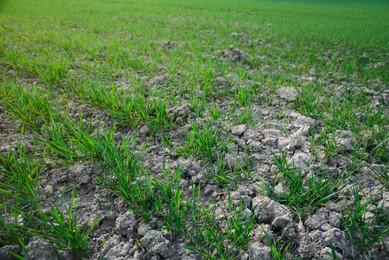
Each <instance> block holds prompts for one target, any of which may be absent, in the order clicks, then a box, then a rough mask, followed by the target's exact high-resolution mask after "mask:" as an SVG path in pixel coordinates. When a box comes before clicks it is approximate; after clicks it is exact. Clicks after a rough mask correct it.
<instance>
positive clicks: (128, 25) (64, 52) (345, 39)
mask: <svg viewBox="0 0 389 260" xmlns="http://www.w3.org/2000/svg"><path fill="white" fill-rule="evenodd" d="M231 53H235V54H233V55H237V56H236V57H233V56H229V55H232V54H231ZM236 53H237V54H236ZM220 78H221V79H222V80H220ZM224 81H228V82H227V83H220V82H224ZM215 82H216V83H215ZM302 82H303V83H302ZM0 83H1V85H0V112H1V115H2V117H1V118H7V120H10V122H13V123H14V124H16V125H17V127H9V128H8V127H7V126H3V125H2V126H1V127H0V134H2V135H1V136H0V138H2V139H3V140H4V141H2V140H1V139H0V145H4V147H6V148H7V151H3V153H2V154H0V247H1V246H4V245H10V244H18V245H19V246H21V248H22V249H23V247H24V246H25V245H24V242H28V238H29V237H31V236H41V237H44V238H46V239H49V240H50V241H51V243H52V245H53V247H55V248H56V249H58V250H62V249H64V248H65V249H66V250H69V251H70V252H71V253H72V254H73V255H75V256H76V257H81V258H82V257H88V256H87V253H90V252H89V251H88V250H86V249H87V248H88V236H89V235H90V232H91V230H92V229H93V228H94V226H95V224H96V222H95V221H93V223H90V228H89V229H81V228H80V227H79V225H78V223H77V218H76V217H73V215H72V212H73V211H72V207H73V206H74V200H75V196H76V194H75V192H74V190H73V192H72V193H71V200H70V205H69V208H68V209H67V212H66V213H61V211H60V209H59V208H58V207H54V206H53V207H52V209H51V210H50V211H43V210H42V209H41V198H40V196H39V194H40V192H41V188H42V187H40V186H39V178H40V177H41V178H45V177H44V174H45V172H46V170H47V171H50V170H52V169H53V168H66V167H69V165H74V164H76V163H78V162H79V163H81V162H90V163H94V164H98V165H99V166H100V167H101V172H102V174H99V175H98V176H94V177H96V178H94V179H93V181H94V182H95V183H96V185H100V186H102V187H103V188H107V189H108V190H110V191H112V192H113V193H115V194H116V195H118V196H120V197H122V198H123V199H124V200H126V201H128V202H129V205H131V206H130V207H129V208H130V209H131V210H132V211H133V212H135V214H136V216H137V217H139V218H142V221H143V220H144V221H145V222H147V221H150V219H153V218H157V219H159V220H160V221H161V223H162V224H161V223H159V224H160V226H159V227H160V228H161V229H162V228H164V229H167V230H169V231H170V232H172V233H173V234H174V235H175V236H177V237H184V238H185V239H186V241H188V242H190V243H189V244H190V247H189V248H191V249H192V250H193V251H194V252H197V253H199V254H201V255H202V256H203V257H205V258H214V259H218V258H219V259H221V258H224V259H233V258H237V257H238V256H240V255H241V254H242V252H244V251H245V250H246V248H247V244H248V243H249V233H250V231H251V228H252V225H253V221H254V220H253V218H250V219H248V220H247V219H246V220H241V218H240V217H239V216H240V213H241V212H239V210H241V209H240V208H239V207H236V209H234V210H233V214H232V217H231V218H230V219H229V220H228V221H227V222H226V223H224V226H223V228H224V229H223V228H221V227H220V226H219V225H218V224H216V222H215V220H214V219H212V216H213V215H212V214H211V213H210V209H209V208H208V207H206V206H202V205H200V204H197V203H196V202H195V198H196V196H198V194H197V191H196V189H195V187H194V186H193V187H192V190H191V192H187V193H186V191H187V190H186V189H185V188H183V187H181V186H180V182H181V175H180V170H179V168H177V170H176V171H173V172H169V174H170V175H168V173H165V171H164V172H163V177H164V178H163V179H161V178H159V177H160V176H158V177H155V176H154V175H153V174H152V173H151V171H150V170H149V169H147V167H146V166H145V165H146V164H147V162H145V161H143V160H142V158H141V156H139V154H142V152H143V151H132V150H129V149H128V147H129V146H130V145H131V144H132V142H133V140H132V138H133V137H132V136H130V135H129V134H128V133H132V134H133V135H136V134H137V132H139V131H140V129H141V128H142V127H144V126H147V129H148V130H149V132H150V139H147V142H146V141H145V143H144V144H142V146H141V148H142V149H146V147H148V146H149V145H152V143H154V144H155V146H159V148H160V149H161V151H163V152H161V153H162V154H164V153H167V152H166V150H168V151H172V153H174V156H172V158H176V159H177V158H179V159H182V158H195V159H196V160H198V161H200V162H201V165H202V166H204V167H208V168H207V169H208V170H209V171H212V173H209V174H208V176H207V178H208V179H207V180H208V181H209V182H210V183H212V184H215V185H216V184H217V185H219V186H220V187H221V188H220V189H221V191H222V192H224V193H228V194H229V189H230V188H231V187H232V188H233V187H235V188H236V187H238V186H239V185H241V184H247V183H251V182H250V178H251V177H250V174H251V168H253V167H254V166H255V165H252V164H253V163H252V162H251V161H250V156H251V155H252V154H253V153H254V152H253V151H249V150H248V149H247V151H246V150H245V151H244V153H245V155H246V157H245V158H244V160H245V161H244V160H243V159H242V162H239V165H238V166H239V167H237V169H227V168H225V167H224V166H223V162H224V161H225V158H226V157H225V154H226V153H229V152H231V151H230V150H229V149H230V148H229V147H230V143H231V140H232V139H233V138H232V137H231V136H229V135H228V134H226V133H225V132H226V131H224V128H223V127H221V128H220V129H216V130H215V125H216V126H226V127H227V126H234V125H235V126H236V125H240V124H245V125H247V126H248V127H254V126H256V125H267V124H268V123H269V122H268V120H267V119H264V118H259V117H258V116H256V114H255V113H254V107H255V106H257V107H261V108H268V109H270V110H272V111H276V112H275V113H274V114H276V115H275V116H274V118H272V119H274V120H276V119H277V120H278V119H279V120H281V119H282V118H285V119H284V125H282V124H281V125H280V126H277V127H278V128H279V129H281V130H282V131H283V134H284V135H286V133H287V132H288V131H287V129H286V125H287V120H288V119H287V117H286V116H285V117H284V110H287V109H292V110H295V111H298V112H299V113H301V114H302V115H305V116H307V117H310V118H313V119H315V120H316V121H317V122H319V123H318V125H319V126H317V127H316V128H317V129H314V130H311V131H310V132H309V134H308V137H307V138H308V140H309V142H310V144H309V145H310V149H309V151H310V152H311V153H312V154H313V155H314V156H313V157H315V160H316V159H317V158H321V156H323V158H324V159H320V160H322V161H320V163H322V164H323V165H320V167H318V168H320V170H321V166H323V168H325V167H324V166H326V167H327V166H328V165H329V164H331V163H332V164H334V163H333V160H332V159H333V158H343V159H344V161H346V162H345V165H343V166H339V167H338V168H339V172H340V173H339V175H341V174H344V176H343V175H342V176H340V177H336V178H334V179H331V180H330V179H329V177H328V176H325V175H324V174H323V173H322V172H321V171H318V172H317V175H315V174H316V172H315V174H313V175H312V177H310V178H308V179H307V180H303V179H302V176H303V175H302V173H301V172H298V171H297V170H296V169H295V167H294V165H293V166H292V165H288V163H287V159H286V156H287V155H286V153H285V154H284V153H283V151H278V152H279V153H280V154H278V155H279V158H278V157H277V158H276V157H275V156H272V153H273V152H274V151H269V152H268V154H269V158H270V157H271V158H270V161H272V162H273V165H274V166H276V168H278V169H279V172H280V173H279V176H281V177H279V178H281V179H283V180H284V181H285V183H286V184H285V185H286V186H288V192H289V193H288V194H287V195H288V196H287V197H282V198H281V197H277V196H275V195H274V196H273V197H272V199H274V200H279V201H280V202H282V203H284V204H285V205H287V206H288V207H289V208H290V209H293V210H295V211H298V214H299V216H301V217H302V218H304V217H306V216H307V215H308V214H310V212H311V210H312V208H318V207H322V205H325V203H327V200H329V199H330V198H333V197H335V195H337V194H338V191H337V190H336V189H337V188H339V189H341V188H340V187H342V188H344V186H343V185H342V184H341V181H345V180H346V177H345V176H347V178H348V177H349V176H351V175H352V174H353V173H355V172H357V171H358V170H360V169H361V168H363V167H367V168H369V169H371V171H372V172H374V174H375V175H377V176H376V177H377V179H378V180H379V181H380V183H381V185H382V186H383V188H382V190H381V191H380V192H381V193H382V192H383V191H385V192H387V191H388V185H389V184H388V181H389V175H388V174H389V173H388V169H389V141H388V140H389V128H388V125H389V104H388V101H387V97H386V96H385V95H384V94H385V93H387V91H388V89H389V3H387V1H382V2H380V1H374V2H371V3H370V2H369V3H367V2H362V1H351V0H350V1H343V2H339V1H335V0H333V1H308V0H301V1H300V0H299V1H297V0H296V1H292V0H290V1H255V0H230V1H222V0H214V1H205V0H188V1H179V0H100V1H94V0H78V1H74V0H66V1H65V0H56V1H51V0H13V1H1V0H0ZM217 84H220V85H222V87H220V86H219V85H217ZM216 85H217V86H216ZM285 86H289V87H294V88H295V89H297V90H298V95H297V97H296V98H295V99H293V100H292V101H291V102H290V103H288V104H287V105H286V107H283V105H282V104H281V105H280V103H279V102H278V101H279V100H278V99H279V97H278V96H277V90H278V89H280V88H281V87H285ZM385 98H386V99H385ZM385 102H386V103H385ZM74 104H76V105H74ZM84 105H85V106H88V107H92V108H94V109H98V110H99V111H101V113H102V114H104V116H103V115H102V116H101V122H100V124H102V125H104V127H102V128H104V131H103V130H101V131H102V133H100V132H99V131H100V129H99V127H100V124H97V123H96V122H94V121H93V120H95V118H89V117H88V115H86V116H85V117H84V116H83V115H82V114H78V118H76V119H75V118H74V117H71V116H70V112H69V111H70V110H72V109H74V106H76V107H78V106H80V107H84ZM180 106H188V107H189V109H188V110H187V111H186V110H184V111H185V112H182V113H181V114H179V112H174V111H176V110H177V107H180ZM174 109H176V110H174ZM171 111H173V112H171ZM237 111H238V112H239V113H238V112H237ZM177 114H179V115H177ZM105 115H106V117H108V118H109V120H108V119H106V117H105ZM3 116H4V117H3ZM269 117H270V116H269ZM4 120H5V119H4ZM88 120H89V121H88ZM199 120H200V121H201V120H203V121H205V123H204V122H200V123H199V122H198V121H199ZM269 120H270V119H269ZM7 122H8V121H7ZM215 122H216V123H215ZM0 123H1V122H0ZM4 124H5V123H4ZM96 125H99V127H97V126H96ZM339 131H349V132H350V133H351V134H352V136H353V139H352V145H351V148H350V147H348V149H349V150H347V151H346V150H345V149H344V148H343V146H342V144H340V143H337V141H336V140H335V138H334V136H335V133H338V132H339ZM177 133H179V134H177ZM347 133H348V132H347ZM118 134H120V136H121V137H122V138H121V139H120V138H116V136H117V135H118ZM15 136H17V137H19V138H20V140H19V139H18V138H16V140H14V139H12V138H15ZM177 136H179V138H180V139H179V144H176V143H177V140H175V139H174V138H176V137H177ZM177 138H178V137H177ZM25 139H28V140H30V141H29V142H27V143H29V144H31V146H32V147H30V148H29V149H27V148H26V147H24V145H23V142H25ZM2 147H3V146H2ZM138 148H139V147H138ZM153 149H154V148H153ZM148 151H153V150H152V149H151V150H148ZM247 158H249V159H247ZM243 161H244V162H243ZM318 161H319V159H317V161H315V163H317V164H319V163H318ZM242 165H244V166H242ZM372 165H374V166H372ZM377 165H378V166H377ZM332 166H333V165H331V167H332ZM327 168H328V167H327ZM335 168H336V167H335ZM340 168H341V169H340ZM378 168H380V169H381V171H378V170H377V169H378ZM372 169H373V170H372ZM165 174H166V176H168V177H166V176H165ZM96 175H97V174H96ZM241 175H243V177H241ZM238 176H239V177H238ZM165 177H166V178H165ZM350 178H351V177H350ZM140 179H141V181H140ZM323 180H325V181H324V182H323ZM323 183H324V184H323ZM356 183H358V182H357V181H354V184H355V185H356V186H357V184H356ZM331 185H332V186H331ZM219 186H218V187H219ZM303 186H304V187H306V186H308V188H307V191H309V192H305V193H304V194H302V190H304V189H302V188H301V187H303ZM330 186H331V187H330ZM68 188H70V190H71V188H72V187H68ZM203 188H204V187H199V188H198V192H199V194H200V190H201V189H203ZM227 190H228V192H227ZM68 191H69V190H68ZM129 191H131V192H129ZM132 191H134V192H132ZM265 191H266V192H268V194H274V187H271V186H269V187H266V189H265ZM353 191H354V190H353ZM68 193H69V194H70V192H68ZM269 196H270V195H269ZM350 196H354V197H353V199H355V201H356V202H355V204H356V205H355V209H352V210H351V212H355V214H350V210H346V209H345V210H344V215H343V216H342V217H343V220H344V221H343V222H342V223H343V224H342V228H343V230H344V231H345V232H347V234H348V235H349V237H350V239H351V238H353V237H358V239H356V240H357V241H356V242H355V241H354V242H355V244H356V247H357V251H358V252H359V253H360V254H362V255H365V256H367V255H368V254H369V252H370V251H369V250H373V249H372V248H374V247H375V246H376V245H377V243H381V242H382V239H383V238H387V237H388V235H389V229H388V228H387V227H388V225H389V222H388V219H389V218H388V217H387V215H385V214H386V213H385V214H384V213H382V212H381V211H379V207H376V208H377V212H378V213H377V214H375V215H374V221H372V222H371V223H373V224H371V225H370V224H366V223H365V221H364V218H365V217H364V216H365V213H366V212H368V211H369V210H370V206H368V205H367V204H366V203H367V202H364V203H362V202H361V200H360V197H359V196H360V195H359V193H358V192H357V190H355V192H354V193H353V194H352V195H350ZM318 197H320V198H326V199H323V200H321V199H320V200H318V199H317V198H318ZM308 200H309V203H307V201H308ZM229 202H230V201H229ZM368 202H369V203H370V201H368ZM358 203H359V204H358ZM372 203H373V202H372ZM374 203H375V202H374ZM183 204H185V208H184V206H182V205H183ZM375 205H376V206H377V204H375ZM228 206H229V210H231V207H232V206H231V205H230V204H228ZM159 212H164V213H166V214H160V213H159ZM188 212H190V214H191V215H190V216H188V214H187V213H188ZM369 213H370V211H369ZM16 216H18V219H17V218H16ZM20 218H24V223H26V224H25V225H21V224H20V223H19V222H20V221H19V219H20ZM10 219H11V220H13V221H9V220H10ZM96 221H97V220H96ZM64 223H65V224H64ZM200 223H203V224H204V223H206V224H204V225H203V226H202V225H200ZM369 223H370V222H369ZM37 225H38V226H39V228H36V226H37ZM192 226H193V228H194V229H195V230H196V232H198V233H201V234H204V237H203V240H201V241H200V240H199V239H198V238H197V237H196V238H194V235H193V234H192V233H190V232H189V231H188V230H190V229H189V227H192ZM225 230H227V231H228V232H227V231H225ZM232 230H234V231H232ZM377 230H378V231H380V232H378V231H377ZM358 232H359V233H358ZM369 232H371V233H369ZM374 232H375V233H374ZM373 233H374V234H375V235H376V236H373V237H372V236H371V234H373ZM355 234H357V235H355ZM216 236H220V237H216ZM224 240H225V241H228V243H230V244H232V245H234V246H233V248H235V247H236V248H237V249H236V250H235V249H231V248H229V247H226V246H225V244H224V243H223V241H224ZM351 240H352V239H351ZM273 242H274V241H273ZM273 242H272V243H273ZM277 242H280V243H284V241H281V240H280V241H277ZM274 243H275V242H274ZM285 243H286V242H285ZM269 244H271V243H270V242H269ZM271 245H272V255H273V258H274V259H280V258H282V257H286V256H288V254H289V253H290V254H291V255H293V247H288V246H286V247H284V246H281V247H280V246H276V245H275V244H271ZM285 248H287V249H288V248H289V249H288V250H290V252H288V251H287V250H286V249H285ZM216 249H217V250H216ZM93 250H95V249H93ZM93 250H92V251H93ZM277 250H278V251H277ZM215 252H216V253H215ZM277 255H278V256H279V258H277V257H276V256H277ZM388 255H389V254H386V256H388Z"/></svg>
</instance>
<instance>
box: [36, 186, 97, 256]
mask: <svg viewBox="0 0 389 260" xmlns="http://www.w3.org/2000/svg"><path fill="white" fill-rule="evenodd" d="M75 198H76V190H75V189H73V191H72V194H71V198H70V204H69V208H68V209H67V212H66V215H65V214H64V213H63V212H62V211H61V210H60V209H59V208H58V207H56V206H53V207H52V208H51V209H50V211H49V213H48V214H45V213H44V212H43V211H41V210H38V214H39V219H37V222H38V223H40V224H41V225H42V226H43V227H44V231H43V232H42V233H39V234H38V235H39V236H43V237H45V238H47V239H49V240H50V242H51V243H52V245H53V247H54V249H55V250H56V251H57V250H64V249H66V250H70V252H71V253H72V254H73V256H74V257H75V258H77V259H83V258H84V257H86V256H87V255H88V254H89V252H90V250H89V248H88V240H89V234H90V233H91V232H92V230H93V228H94V227H95V225H96V224H97V221H98V218H95V219H94V220H93V222H92V223H91V224H90V225H88V226H80V225H79V223H78V221H77V215H76V214H74V212H73V210H74V208H75V207H76V205H75Z"/></svg>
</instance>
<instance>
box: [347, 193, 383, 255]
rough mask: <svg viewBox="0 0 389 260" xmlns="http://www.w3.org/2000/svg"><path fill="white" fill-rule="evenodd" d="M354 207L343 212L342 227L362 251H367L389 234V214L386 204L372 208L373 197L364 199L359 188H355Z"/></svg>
mask: <svg viewBox="0 0 389 260" xmlns="http://www.w3.org/2000/svg"><path fill="white" fill-rule="evenodd" d="M353 195H354V205H353V209H352V210H349V209H347V208H345V210H344V212H343V222H342V229H343V230H345V232H346V233H347V234H348V236H349V238H350V239H351V241H352V242H353V243H354V244H355V245H356V246H357V248H358V250H359V251H360V252H362V253H363V252H365V251H366V250H368V249H370V248H371V247H372V246H374V245H376V244H380V243H381V242H382V239H383V238H385V237H387V236H388V234H389V226H388V225H389V220H388V215H387V213H385V211H384V210H383V207H384V205H380V206H379V207H378V208H375V209H374V208H372V207H371V206H372V205H373V201H372V199H367V200H365V201H363V200H362V197H361V196H360V194H359V191H358V190H357V189H353Z"/></svg>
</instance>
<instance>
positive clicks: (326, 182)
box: [260, 152, 350, 218]
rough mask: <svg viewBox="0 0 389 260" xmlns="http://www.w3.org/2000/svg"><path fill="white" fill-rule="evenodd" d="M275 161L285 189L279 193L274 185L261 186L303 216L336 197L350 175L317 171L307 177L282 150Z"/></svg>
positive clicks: (279, 177) (274, 158)
mask: <svg viewBox="0 0 389 260" xmlns="http://www.w3.org/2000/svg"><path fill="white" fill-rule="evenodd" d="M273 161H274V163H275V164H276V165H277V167H278V170H279V171H280V175H281V176H278V178H277V180H278V181H282V182H283V184H284V191H283V193H282V194H279V193H277V192H276V191H275V190H274V187H272V186H269V185H266V186H260V187H261V188H262V189H264V190H265V191H266V192H267V194H268V195H269V197H270V198H273V199H274V200H276V201H279V202H281V203H284V204H286V205H288V206H293V207H294V208H295V209H296V210H297V211H298V212H299V214H300V216H301V217H302V218H304V217H305V215H306V214H307V213H308V212H309V211H310V210H311V209H312V208H315V207H320V206H321V205H322V204H325V203H326V202H327V201H329V200H330V199H332V198H333V197H335V196H336V195H337V194H338V193H339V192H340V191H341V190H342V189H343V188H344V187H345V185H346V184H345V180H346V179H347V178H348V177H349V176H350V174H344V172H343V171H342V172H340V173H339V175H338V176H339V177H338V178H336V179H332V178H331V177H326V174H325V172H321V171H317V172H315V173H314V174H312V176H310V177H306V176H304V175H303V173H302V172H301V170H299V169H298V168H296V167H295V166H294V165H293V164H292V165H289V164H288V163H287V160H286V153H284V152H281V155H280V158H276V157H274V156H273Z"/></svg>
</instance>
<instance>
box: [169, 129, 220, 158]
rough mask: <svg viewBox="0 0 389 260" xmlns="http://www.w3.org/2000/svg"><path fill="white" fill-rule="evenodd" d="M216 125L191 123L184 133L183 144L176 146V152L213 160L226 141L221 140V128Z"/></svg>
mask: <svg viewBox="0 0 389 260" xmlns="http://www.w3.org/2000/svg"><path fill="white" fill-rule="evenodd" d="M216 127H217V126H216V125H215V126H213V125H212V124H211V123H210V122H207V123H205V125H200V124H199V123H196V122H194V123H192V127H191V130H190V131H189V132H188V133H187V134H186V141H185V144H184V146H183V147H180V148H178V150H177V151H178V153H180V154H184V155H193V156H195V157H198V158H202V159H204V160H205V161H209V162H214V161H215V160H216V159H217V153H220V152H222V151H223V150H224V149H226V146H227V142H226V141H223V140H222V136H221V130H220V129H217V128H216ZM215 128H216V129H215Z"/></svg>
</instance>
